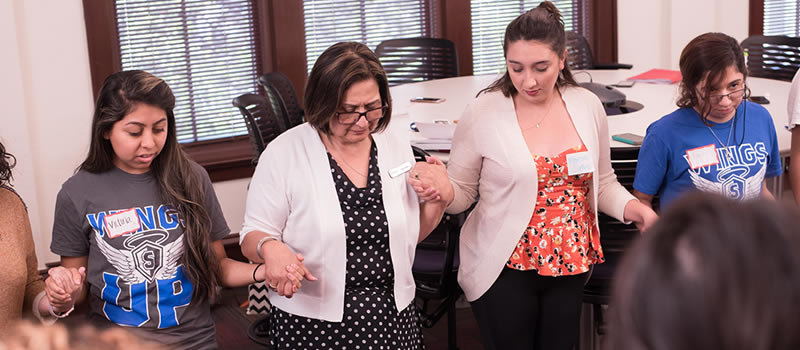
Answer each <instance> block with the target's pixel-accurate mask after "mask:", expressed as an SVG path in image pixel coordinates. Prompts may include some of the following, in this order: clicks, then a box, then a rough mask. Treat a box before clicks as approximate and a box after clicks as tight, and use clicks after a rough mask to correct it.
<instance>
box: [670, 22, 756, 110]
mask: <svg viewBox="0 0 800 350" xmlns="http://www.w3.org/2000/svg"><path fill="white" fill-rule="evenodd" d="M679 65H680V69H681V75H682V80H681V82H680V85H679V96H678V102H677V105H678V107H682V108H694V107H697V106H700V105H701V100H702V106H703V109H702V110H701V111H700V113H699V114H700V118H702V120H703V123H706V124H707V122H706V120H707V119H708V113H709V112H710V111H711V103H710V101H709V95H710V94H711V88H713V87H714V85H715V84H717V83H719V81H720V79H722V77H723V76H724V75H725V70H727V69H728V67H730V66H734V67H736V69H737V70H738V71H739V72H741V73H742V75H743V78H744V79H746V78H747V66H746V64H745V61H744V51H742V46H741V45H739V42H738V41H736V39H734V38H732V37H730V36H729V35H726V34H723V33H705V34H701V35H699V36H697V37H696V38H694V39H692V41H690V42H689V43H688V44H686V47H684V48H683V51H681V58H680V61H679ZM701 83H705V85H704V87H703V91H700V92H698V91H697V87H698V86H699V85H700V84H701Z"/></svg>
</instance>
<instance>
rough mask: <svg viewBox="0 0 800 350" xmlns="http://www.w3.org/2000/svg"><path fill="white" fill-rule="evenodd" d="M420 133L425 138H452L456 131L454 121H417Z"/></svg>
mask: <svg viewBox="0 0 800 350" xmlns="http://www.w3.org/2000/svg"><path fill="white" fill-rule="evenodd" d="M415 124H416V126H417V129H418V130H419V135H420V136H422V137H423V138H425V139H438V140H442V139H445V140H451V139H452V138H453V133H454V132H455V131H456V124H453V123H415Z"/></svg>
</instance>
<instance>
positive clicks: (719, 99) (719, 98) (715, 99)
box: [708, 86, 747, 104]
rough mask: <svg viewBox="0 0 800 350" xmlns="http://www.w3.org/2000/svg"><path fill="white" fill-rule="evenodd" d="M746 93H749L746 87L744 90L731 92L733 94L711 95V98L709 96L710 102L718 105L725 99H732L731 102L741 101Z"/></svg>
mask: <svg viewBox="0 0 800 350" xmlns="http://www.w3.org/2000/svg"><path fill="white" fill-rule="evenodd" d="M746 91H747V86H745V87H743V88H741V89H739V90H736V91H731V92H729V93H727V94H724V95H711V96H708V100H709V102H711V103H713V104H717V103H720V102H722V99H723V98H725V97H727V98H729V99H731V101H738V100H739V99H741V98H742V97H743V96H744V93H745V92H746Z"/></svg>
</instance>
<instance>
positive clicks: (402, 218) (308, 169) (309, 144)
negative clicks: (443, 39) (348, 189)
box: [240, 123, 419, 322]
mask: <svg viewBox="0 0 800 350" xmlns="http://www.w3.org/2000/svg"><path fill="white" fill-rule="evenodd" d="M389 129H390V128H388V129H386V131H384V132H383V133H380V134H373V135H372V137H373V140H374V142H375V144H376V146H377V148H378V167H379V169H380V177H381V183H382V185H383V205H384V209H385V212H386V218H387V221H388V223H389V249H390V251H391V254H392V263H393V265H394V296H395V302H396V304H397V310H398V312H399V311H401V310H402V309H404V308H405V307H406V306H408V305H409V304H410V303H411V301H412V300H413V299H414V292H415V285H414V278H413V277H412V275H411V264H412V262H413V261H414V253H415V247H416V245H417V239H418V237H419V202H418V198H417V194H416V193H415V192H414V190H413V188H412V187H411V186H410V185H408V184H407V182H406V180H407V174H402V175H400V176H397V177H394V178H392V177H390V176H389V170H391V169H393V168H396V167H398V166H399V165H401V164H403V163H405V162H409V163H410V165H413V164H414V156H413V154H412V152H411V147H410V146H409V141H408V138H407V137H406V138H403V137H402V135H391V133H390V132H389ZM251 231H261V232H265V233H267V234H269V235H273V236H275V237H276V238H278V239H280V240H281V241H283V242H284V243H286V245H287V246H289V248H291V249H292V250H293V251H294V252H296V253H302V254H303V255H304V256H305V261H304V264H305V265H306V267H308V269H309V271H311V273H312V274H313V275H314V276H316V277H317V278H318V279H319V280H318V281H305V282H303V286H302V288H300V290H299V291H298V292H297V293H296V294H295V295H294V296H293V297H292V298H291V299H288V298H285V297H281V296H279V295H278V294H277V293H274V292H271V291H270V294H269V300H270V302H271V303H272V304H274V305H275V306H277V307H278V308H280V309H281V310H284V311H286V312H289V313H292V314H295V315H299V316H304V317H310V318H315V319H321V320H325V321H331V322H340V321H341V320H342V315H343V313H344V288H345V265H346V262H347V256H346V252H347V248H346V235H345V232H344V219H343V217H342V210H341V206H340V203H339V197H338V196H337V195H336V187H335V185H334V182H333V176H331V169H330V165H329V162H328V156H327V153H326V150H325V146H324V145H323V144H322V140H320V137H319V134H318V133H317V131H316V130H315V129H314V128H313V127H311V126H310V125H309V124H308V123H305V124H301V125H299V126H297V127H294V128H292V129H291V130H288V131H286V132H285V133H283V134H281V135H280V136H278V137H277V138H276V139H274V140H273V141H272V142H270V144H269V145H268V146H267V148H266V150H265V151H264V153H262V154H261V157H260V158H259V161H258V166H257V167H256V171H255V173H254V174H253V178H252V180H251V182H250V189H249V191H248V193H247V207H246V209H245V218H244V224H243V227H242V232H241V236H240V242H241V241H242V240H243V239H244V237H245V236H246V235H247V234H248V233H249V232H251Z"/></svg>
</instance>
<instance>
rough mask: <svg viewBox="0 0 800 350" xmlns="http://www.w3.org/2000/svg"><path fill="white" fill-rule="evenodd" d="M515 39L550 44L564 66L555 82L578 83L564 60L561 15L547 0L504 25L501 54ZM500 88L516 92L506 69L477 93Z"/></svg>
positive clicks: (514, 94) (562, 20)
mask: <svg viewBox="0 0 800 350" xmlns="http://www.w3.org/2000/svg"><path fill="white" fill-rule="evenodd" d="M519 40H536V41H540V42H543V43H545V44H547V45H549V46H550V49H551V50H553V52H555V53H556V54H558V57H559V58H562V59H564V68H562V69H561V72H560V73H559V75H558V80H556V86H558V87H562V86H565V85H575V86H577V85H578V83H577V82H576V81H575V78H573V77H572V72H571V71H570V70H569V64H567V61H566V60H567V57H565V51H564V50H565V49H566V48H567V36H566V33H565V32H564V19H563V18H562V17H561V12H560V11H558V9H557V8H556V5H553V3H552V2H550V1H543V2H542V3H541V4H539V6H537V7H536V8H534V9H531V10H529V11H528V12H525V13H523V14H521V15H519V16H518V17H517V18H515V19H514V20H513V21H511V23H509V24H508V26H507V27H506V34H505V37H504V38H503V57H506V56H507V55H508V46H509V45H511V44H512V43H514V42H517V41H519ZM496 90H500V91H502V92H503V96H505V97H513V96H516V95H517V89H516V88H515V87H514V83H513V82H512V81H511V77H510V76H509V75H508V66H506V72H505V74H503V76H502V77H500V79H497V80H495V81H494V82H493V83H492V84H491V85H489V86H488V87H487V88H485V89H483V90H481V91H480V92H479V93H478V95H480V94H481V93H484V92H489V91H496Z"/></svg>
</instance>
